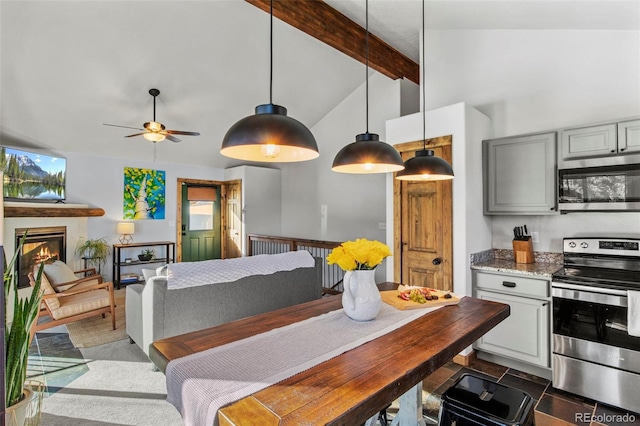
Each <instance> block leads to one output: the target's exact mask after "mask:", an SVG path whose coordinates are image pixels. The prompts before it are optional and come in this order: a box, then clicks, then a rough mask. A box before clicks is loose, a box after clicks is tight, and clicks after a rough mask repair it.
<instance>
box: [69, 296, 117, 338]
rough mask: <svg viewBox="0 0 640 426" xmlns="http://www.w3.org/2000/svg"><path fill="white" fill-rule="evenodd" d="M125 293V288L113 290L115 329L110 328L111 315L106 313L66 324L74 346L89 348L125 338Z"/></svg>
mask: <svg viewBox="0 0 640 426" xmlns="http://www.w3.org/2000/svg"><path fill="white" fill-rule="evenodd" d="M125 294H126V289H125V288H122V289H120V290H115V291H114V296H115V300H116V329H115V330H113V329H112V328H111V315H110V314H106V315H105V317H104V318H102V316H101V315H96V316H95V317H91V318H86V319H83V320H80V321H76V322H72V323H70V324H67V330H69V338H70V339H71V342H72V343H73V346H75V347H76V348H90V347H92V346H98V345H104V344H105V343H111V342H115V341H118V340H123V339H126V338H127V327H126V324H125V309H124V303H125Z"/></svg>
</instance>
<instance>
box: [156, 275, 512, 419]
mask: <svg viewBox="0 0 640 426" xmlns="http://www.w3.org/2000/svg"><path fill="white" fill-rule="evenodd" d="M379 287H380V289H381V290H390V289H393V288H396V287H397V284H395V283H383V284H380V285H379ZM341 307H342V303H341V297H340V296H330V297H324V298H322V299H318V300H315V301H312V302H308V303H303V304H300V305H296V306H291V307H289V308H284V309H280V310H277V311H273V312H269V313H266V314H261V315H256V316H253V317H249V318H245V319H242V320H238V321H234V322H231V323H227V324H223V325H220V326H216V327H212V328H208V329H204V330H199V331H195V332H192V333H187V334H183V335H179V336H174V337H169V338H166V339H162V340H158V341H156V342H154V343H153V344H152V345H151V347H150V350H149V357H150V359H151V361H152V362H153V363H154V364H155V365H156V366H157V367H158V368H159V369H160V370H162V371H163V372H165V371H166V368H167V364H168V363H169V362H170V361H172V360H174V359H177V358H180V357H183V356H187V355H191V354H194V353H197V352H201V351H205V350H207V349H211V348H214V347H217V346H221V345H224V344H227V343H231V342H234V341H237V340H241V339H244V338H248V337H251V336H254V335H257V334H260V333H264V332H267V331H269V330H272V329H275V328H279V327H284V326H286V325H289V324H293V323H295V322H298V321H302V320H305V319H307V318H311V317H315V316H318V315H321V314H324V313H327V312H330V311H334V310H337V309H340V308H341ZM508 316H509V306H508V305H505V304H502V303H496V302H491V301H486V300H480V299H476V298H472V297H464V298H462V300H461V301H460V303H459V304H457V305H453V306H445V307H442V308H440V309H438V310H436V311H434V312H430V313H428V314H426V315H424V316H422V317H420V318H418V319H416V320H414V321H412V322H410V323H408V324H406V325H404V326H402V327H400V328H397V329H396V330H393V331H391V332H389V333H388V334H385V335H383V336H381V337H378V338H376V339H374V340H372V341H370V342H368V343H365V344H363V345H361V346H358V347H356V348H355V349H352V350H349V351H347V352H345V353H343V354H341V355H338V356H337V357H335V358H332V359H330V360H328V361H325V362H323V363H321V364H318V365H316V366H315V367H312V368H310V369H308V370H306V371H304V372H302V373H299V374H296V375H294V376H292V377H290V378H288V379H285V380H283V381H281V382H279V383H277V384H275V385H272V386H270V387H267V388H265V389H263V390H261V391H258V392H256V393H254V394H252V395H250V396H247V397H245V398H242V399H240V400H239V401H237V402H235V403H234V404H231V405H229V406H226V407H224V408H222V409H221V410H220V411H219V414H218V421H219V424H220V425H236V426H237V425H247V424H255V425H258V424H259V425H303V424H307V425H317V424H327V425H356V424H363V423H365V422H367V420H369V419H370V418H372V416H374V415H375V414H376V413H378V412H379V411H381V410H382V409H384V408H385V407H387V406H388V405H389V404H390V403H391V402H392V401H394V400H395V399H397V398H399V397H401V396H402V398H401V406H402V401H403V398H405V399H406V398H408V399H409V400H411V398H414V399H415V398H417V399H418V401H419V400H420V395H418V394H417V393H418V392H420V385H421V382H422V380H423V379H424V378H425V377H426V376H428V375H430V374H431V373H433V372H434V371H435V370H437V369H438V368H440V367H441V366H442V365H444V364H445V363H446V362H448V361H450V360H451V359H452V358H453V357H454V356H455V355H456V354H458V353H459V352H460V351H462V350H463V349H464V348H466V347H467V346H469V345H471V344H472V343H473V342H474V341H476V340H477V339H478V338H480V337H481V336H482V335H484V334H485V333H486V332H488V331H489V330H491V329H492V328H493V327H494V326H496V325H497V324H498V323H500V321H502V320H503V319H505V318H506V317H508ZM258 355H259V354H258ZM256 362H259V360H256ZM412 393H413V395H412ZM414 405H415V404H414ZM418 405H419V402H418ZM401 410H402V408H401ZM413 410H414V411H417V410H420V411H421V407H419V406H415V407H413ZM405 412H406V410H405ZM413 416H418V417H421V412H420V413H418V412H415V413H413ZM415 418H416V417H414V419H415ZM415 421H416V422H417V423H416V422H414V423H413V424H420V421H419V420H415ZM401 424H405V423H401Z"/></svg>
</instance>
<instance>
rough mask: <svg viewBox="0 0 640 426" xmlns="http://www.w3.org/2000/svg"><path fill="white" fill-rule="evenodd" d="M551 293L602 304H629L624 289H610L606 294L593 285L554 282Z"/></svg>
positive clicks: (561, 297)
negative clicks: (592, 286)
mask: <svg viewBox="0 0 640 426" xmlns="http://www.w3.org/2000/svg"><path fill="white" fill-rule="evenodd" d="M551 295H552V296H553V297H557V298H560V299H569V300H579V301H581V302H591V303H599V304H601V305H612V306H620V307H626V306H627V292H626V291H624V290H610V291H608V292H607V293H606V294H605V293H601V292H594V291H592V288H591V287H586V286H579V285H575V284H565V283H562V284H559V283H553V284H552V289H551Z"/></svg>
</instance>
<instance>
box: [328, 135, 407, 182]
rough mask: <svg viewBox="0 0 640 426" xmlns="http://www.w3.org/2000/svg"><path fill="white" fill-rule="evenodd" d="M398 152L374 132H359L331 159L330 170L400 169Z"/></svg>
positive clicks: (375, 170) (355, 171)
mask: <svg viewBox="0 0 640 426" xmlns="http://www.w3.org/2000/svg"><path fill="white" fill-rule="evenodd" d="M403 168H404V164H403V163H402V157H401V156H400V153H399V152H398V151H397V150H396V149H395V148H394V147H392V146H391V145H389V144H387V143H384V142H382V141H380V138H379V136H378V135H377V134H375V133H361V134H359V135H357V136H356V141H355V142H351V143H350V144H349V145H347V146H345V147H344V148H342V149H341V150H340V151H339V152H338V154H337V155H336V157H335V158H334V159H333V166H331V170H333V171H335V172H340V173H362V174H365V173H389V172H397V171H398V170H402V169H403Z"/></svg>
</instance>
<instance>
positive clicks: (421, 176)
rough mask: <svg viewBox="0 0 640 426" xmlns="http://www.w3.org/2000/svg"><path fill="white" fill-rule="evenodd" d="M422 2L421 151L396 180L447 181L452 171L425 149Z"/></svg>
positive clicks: (407, 162) (406, 164)
mask: <svg viewBox="0 0 640 426" xmlns="http://www.w3.org/2000/svg"><path fill="white" fill-rule="evenodd" d="M424 2H425V0H422V78H421V79H420V83H421V85H422V141H423V142H422V144H423V145H422V149H421V150H420V151H416V156H415V157H413V158H409V159H408V160H407V161H405V163H404V170H401V171H399V172H398V173H396V179H399V180H448V179H453V169H452V168H451V165H450V164H449V163H448V162H447V161H446V160H444V159H442V158H440V157H436V156H435V153H434V151H433V150H432V149H427V136H426V134H427V124H426V121H427V119H426V116H427V110H426V101H425V96H426V95H425V87H426V85H427V81H426V80H425V76H424V74H425V72H424V70H425V68H426V59H425V53H424V52H425V49H424V44H425V40H424V38H425V35H424Z"/></svg>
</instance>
